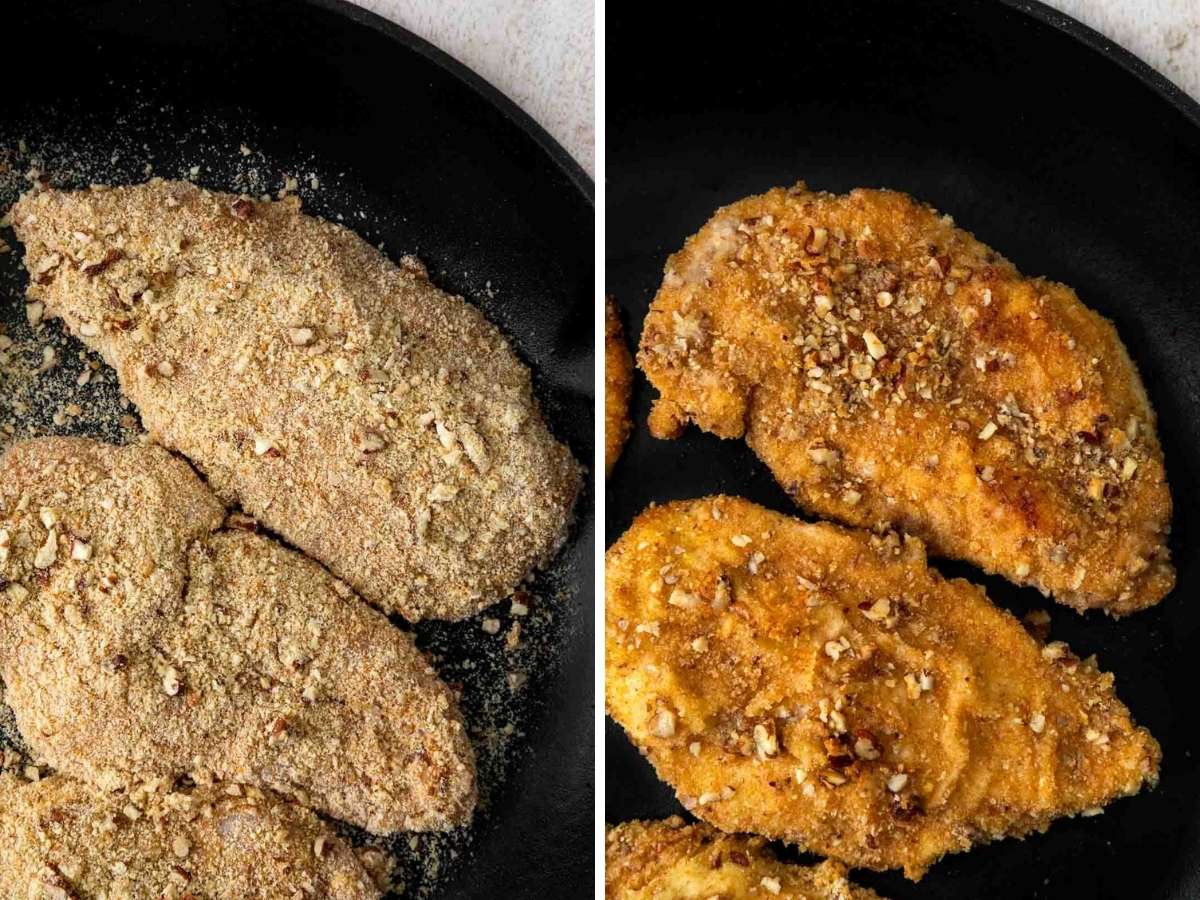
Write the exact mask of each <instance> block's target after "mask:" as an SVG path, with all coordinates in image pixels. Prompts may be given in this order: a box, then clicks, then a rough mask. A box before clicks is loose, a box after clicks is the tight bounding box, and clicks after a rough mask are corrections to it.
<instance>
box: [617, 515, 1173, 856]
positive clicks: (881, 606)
mask: <svg viewBox="0 0 1200 900" xmlns="http://www.w3.org/2000/svg"><path fill="white" fill-rule="evenodd" d="M605 577H606V612H605V622H606V625H605V636H606V646H607V702H608V710H609V712H610V713H611V714H612V716H613V718H615V719H616V720H617V721H618V722H620V723H621V725H622V726H623V727H624V728H625V730H626V731H627V732H628V733H629V736H630V737H631V738H632V740H633V741H634V743H635V744H636V745H637V746H638V747H639V748H640V749H641V750H642V752H643V753H645V754H646V756H647V757H648V758H649V759H650V761H651V762H652V763H653V764H654V767H655V769H656V770H657V771H658V774H659V776H660V777H661V778H662V779H663V780H664V781H666V782H667V783H668V784H670V785H671V786H672V787H673V788H674V789H675V791H676V793H677V794H678V795H679V798H680V800H681V802H682V803H683V804H684V806H685V807H686V808H688V809H689V810H691V811H692V812H693V813H694V814H695V815H697V816H699V817H700V818H702V819H704V820H705V821H708V822H710V823H712V824H713V825H715V826H717V827H718V828H721V829H722V830H725V831H745V832H753V833H756V834H762V835H765V836H768V837H772V838H779V839H782V840H785V841H789V842H793V843H796V844H799V845H801V846H803V847H807V848H809V849H811V850H814V851H816V852H817V853H820V854H822V855H824V856H829V857H832V858H834V859H839V860H841V861H843V862H845V863H846V864H847V865H849V866H852V867H856V866H862V867H866V868H872V869H890V868H897V867H903V868H904V871H905V873H906V874H907V875H908V876H909V877H910V878H914V879H916V878H920V877H921V875H922V874H923V873H924V872H925V870H926V869H927V868H928V867H929V866H930V865H932V864H933V863H934V862H935V861H936V860H937V859H938V858H939V857H941V856H942V855H943V854H945V853H952V852H957V851H961V850H966V849H967V848H968V847H970V846H971V845H972V844H975V843H980V842H983V841H989V840H994V839H998V838H1002V837H1006V836H1015V837H1019V836H1022V835H1025V834H1028V833H1030V832H1033V831H1041V830H1044V829H1045V828H1046V827H1047V826H1048V825H1049V824H1050V823H1051V821H1053V820H1054V819H1056V818H1058V817H1060V816H1069V815H1075V814H1080V813H1082V814H1089V813H1090V812H1091V811H1094V810H1097V809H1098V808H1099V807H1101V806H1103V805H1104V804H1106V803H1108V802H1109V801H1110V800H1113V799H1114V798H1117V797H1122V796H1125V795H1128V794H1134V793H1136V792H1137V791H1139V790H1140V789H1141V788H1142V786H1143V785H1145V784H1154V783H1155V781H1156V780H1157V773H1158V762H1159V747H1158V743H1157V742H1156V741H1155V740H1154V738H1153V737H1151V736H1150V734H1149V733H1148V732H1147V731H1146V730H1145V729H1143V728H1139V727H1137V726H1135V725H1134V724H1133V722H1132V720H1131V718H1130V713H1129V710H1128V709H1126V708H1125V706H1123V705H1122V704H1121V702H1120V701H1119V700H1118V699H1117V698H1116V696H1115V694H1114V693H1113V688H1112V681H1113V679H1112V676H1111V675H1108V674H1105V673H1102V672H1100V671H1099V670H1098V669H1097V668H1096V665H1095V662H1094V660H1086V661H1081V660H1079V659H1078V658H1076V657H1075V656H1074V655H1073V654H1072V653H1071V652H1070V650H1069V649H1068V648H1067V647H1066V645H1065V644H1062V643H1052V644H1047V645H1045V646H1043V645H1041V644H1039V643H1038V642H1037V641H1035V640H1034V639H1033V638H1032V637H1030V636H1029V634H1028V633H1027V632H1026V631H1025V629H1024V628H1022V627H1021V625H1020V623H1018V622H1017V620H1016V619H1014V618H1013V617H1012V616H1011V615H1009V614H1008V613H1006V612H1004V611H1002V610H999V609H997V608H996V607H995V606H993V605H992V604H991V603H990V602H989V601H988V599H987V596H986V595H985V594H984V592H983V590H982V589H981V588H978V587H976V586H974V585H972V584H969V583H968V582H965V581H961V580H953V581H946V580H943V579H942V578H941V577H940V576H939V575H938V574H937V573H936V572H934V571H932V570H930V569H928V568H927V567H926V564H925V551H924V547H923V546H922V544H921V542H920V541H919V540H918V539H916V538H910V539H908V540H902V539H900V538H899V537H898V536H897V535H896V534H895V533H894V532H891V533H888V534H887V535H884V536H876V535H872V534H869V533H868V532H862V531H851V530H846V529H843V528H840V527H837V526H834V525H827V524H819V525H810V524H806V523H804V522H801V521H799V520H797V519H792V518H790V517H788V516H783V515H780V514H778V513H774V512H770V511H769V510H766V509H763V508H762V507H759V506H756V505H754V504H752V503H750V502H748V501H745V500H740V499H734V498H725V497H717V498H708V499H703V500H694V501H686V502H678V503H671V504H668V505H666V506H660V507H654V508H651V509H649V510H648V511H646V512H644V513H643V514H642V515H641V516H640V517H639V518H638V519H637V521H635V523H634V524H633V526H632V527H631V528H630V529H629V531H628V532H626V533H625V535H624V536H622V537H621V539H620V540H619V541H618V542H617V543H616V544H615V545H613V547H612V548H611V549H610V550H609V551H608V556H607V564H606V570H605Z"/></svg>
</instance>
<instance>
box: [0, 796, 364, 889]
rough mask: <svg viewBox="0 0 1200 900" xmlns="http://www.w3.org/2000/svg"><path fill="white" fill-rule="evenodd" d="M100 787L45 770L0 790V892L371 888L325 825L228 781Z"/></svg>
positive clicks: (299, 810) (350, 854)
mask: <svg viewBox="0 0 1200 900" xmlns="http://www.w3.org/2000/svg"><path fill="white" fill-rule="evenodd" d="M230 789H231V790H234V791H237V793H236V794H230V793H228V792H227V790H226V788H225V787H222V786H216V787H197V788H195V789H192V790H182V791H174V792H166V791H157V792H155V791H151V792H139V793H138V794H137V795H135V796H132V797H131V796H129V795H125V794H106V793H104V792H101V791H98V790H96V789H95V788H90V787H87V786H86V785H84V784H82V783H81V782H78V781H74V780H72V779H69V778H64V777H62V776H53V777H51V778H46V779H43V780H42V781H38V782H35V783H33V784H24V785H20V786H15V785H13V786H8V787H6V788H5V789H4V790H0V896H3V897H12V898H18V897H19V898H26V897H29V898H38V900H52V898H54V900H68V898H78V900H91V898H111V900H116V898H124V900H164V898H165V900H184V898H201V897H206V898H218V897H237V898H239V900H243V898H244V900H257V898H261V900H279V898H290V897H313V898H324V900H368V898H377V897H379V896H381V894H380V890H379V888H378V887H376V885H375V884H374V883H373V881H372V880H371V877H370V876H369V875H368V873H367V871H366V869H364V867H363V866H362V864H361V863H360V862H359V861H358V859H357V858H356V857H355V855H354V852H353V851H352V850H351V849H350V848H349V847H348V846H346V844H344V843H343V842H342V841H341V840H340V839H339V838H338V837H337V835H336V834H334V832H333V829H332V828H330V827H329V826H327V825H325V824H324V823H322V822H321V820H320V819H318V818H317V817H316V816H315V815H313V814H312V813H311V812H309V811H308V810H306V809H303V808H302V807H299V806H295V805H292V804H290V803H286V802H283V801H281V800H279V799H277V798H275V797H272V796H269V795H264V794H263V793H262V792H260V791H257V790H254V789H249V790H244V789H241V788H238V787H237V786H236V785H234V786H231V788H230Z"/></svg>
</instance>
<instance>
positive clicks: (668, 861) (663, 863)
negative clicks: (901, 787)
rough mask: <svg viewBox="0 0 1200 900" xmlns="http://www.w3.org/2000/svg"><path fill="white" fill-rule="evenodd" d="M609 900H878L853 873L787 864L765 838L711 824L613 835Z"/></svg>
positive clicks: (652, 826)
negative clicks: (723, 830) (857, 882)
mask: <svg viewBox="0 0 1200 900" xmlns="http://www.w3.org/2000/svg"><path fill="white" fill-rule="evenodd" d="M604 895H605V897H606V898H607V900H712V898H713V897H718V898H730V900H735V898H743V897H762V898H769V897H779V898H780V900H878V897H879V895H878V894H876V893H875V892H874V891H872V890H868V889H867V888H863V887H858V886H857V885H855V884H853V883H851V882H850V880H849V879H847V878H846V868H845V866H842V865H839V864H838V863H835V862H828V861H826V862H823V863H821V864H820V865H815V866H802V865H798V864H796V863H785V862H781V861H780V860H779V859H778V858H777V857H776V856H775V854H774V853H772V852H771V849H770V847H768V846H767V842H766V841H765V840H764V839H763V838H760V837H750V836H748V835H739V834H722V833H721V832H720V831H717V830H716V829H715V828H711V827H709V826H708V825H705V824H703V823H701V824H697V825H685V824H684V821H683V819H681V818H679V817H678V816H672V817H671V818H669V819H664V820H663V821H661V822H626V823H625V824H623V825H618V826H616V827H615V828H609V829H608V835H607V842H606V844H605V852H604Z"/></svg>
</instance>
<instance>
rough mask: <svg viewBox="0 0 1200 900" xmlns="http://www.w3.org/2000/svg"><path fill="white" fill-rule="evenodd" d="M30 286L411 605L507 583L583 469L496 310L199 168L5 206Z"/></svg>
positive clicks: (269, 511) (322, 543)
mask: <svg viewBox="0 0 1200 900" xmlns="http://www.w3.org/2000/svg"><path fill="white" fill-rule="evenodd" d="M12 220H13V225H14V227H15V229H16V232H17V235H18V237H19V238H20V239H21V240H22V241H23V242H24V244H25V261H26V265H27V267H28V268H29V271H30V287H29V299H30V300H33V301H36V302H40V303H44V304H45V312H46V315H48V316H58V317H61V318H62V319H63V320H64V321H65V322H66V324H67V325H68V327H69V328H70V329H71V331H72V332H73V333H74V334H75V335H77V336H78V337H79V338H81V339H82V340H83V341H84V342H85V343H86V344H88V345H89V346H90V347H92V348H93V349H95V350H97V351H99V352H100V353H101V354H102V355H103V356H104V359H105V360H106V361H108V363H109V364H110V365H112V366H113V367H114V368H115V369H116V371H117V374H118V375H119V377H120V382H121V389H122V391H123V392H124V393H125V395H126V396H128V397H129V398H130V399H131V400H132V401H133V402H134V403H136V404H137V407H138V409H139V411H140V412H141V415H142V422H143V423H144V424H145V426H146V428H147V429H148V430H149V432H150V434H151V435H152V436H153V437H154V438H155V440H157V441H158V442H159V443H162V444H163V445H164V446H166V447H168V448H170V449H173V450H178V451H179V452H180V453H182V454H184V455H185V456H186V457H188V459H190V460H191V461H192V462H193V463H195V464H196V465H197V466H198V467H199V468H200V469H201V470H203V472H204V473H205V474H206V475H207V477H208V479H209V482H210V484H211V485H212V487H213V489H214V490H215V491H216V492H217V494H218V495H219V496H220V497H221V498H222V500H224V501H225V502H226V504H227V505H233V504H235V503H236V504H238V505H240V506H241V507H242V508H243V509H245V510H246V511H247V512H248V513H250V514H251V515H253V516H255V517H256V518H258V519H259V520H260V521H262V522H263V523H264V524H265V525H267V526H268V527H269V528H271V529H272V530H273V531H275V532H276V533H278V534H280V535H281V536H283V537H284V538H285V539H286V540H287V541H288V542H289V543H291V544H293V545H294V546H296V547H297V548H299V549H300V550H302V551H304V552H305V553H307V554H308V555H309V556H312V557H313V558H315V559H317V560H319V561H320V562H322V563H324V564H325V565H326V566H328V567H329V568H330V569H331V570H332V571H333V573H334V574H335V575H338V576H339V577H340V578H342V579H344V580H345V581H347V582H348V583H349V584H351V585H352V586H353V587H354V588H355V590H357V591H358V592H359V593H360V594H362V595H363V596H364V597H366V598H367V599H368V600H371V601H372V602H374V603H378V604H379V605H381V606H383V607H384V608H385V609H387V610H390V611H398V612H400V613H401V614H403V615H404V616H405V617H407V618H409V619H411V620H417V619H421V618H429V617H432V618H447V619H457V618H462V617H464V616H469V615H472V614H473V613H475V612H476V611H477V610H479V609H481V608H482V607H484V606H486V605H488V604H489V603H491V602H493V601H495V600H497V599H499V598H500V597H502V596H504V595H505V594H507V593H508V592H510V591H511V590H512V589H513V588H514V587H515V586H516V585H517V584H518V583H519V582H520V581H521V579H523V578H524V577H525V576H526V575H528V574H529V572H530V570H531V569H532V568H533V567H534V566H535V565H538V564H540V563H542V562H544V561H546V560H548V558H549V557H550V555H551V554H553V553H554V552H555V550H556V549H557V548H558V546H559V544H560V543H561V540H562V538H563V536H564V530H565V527H566V523H567V519H568V515H569V513H570V509H571V506H572V504H573V502H574V499H575V495H576V493H577V491H578V488H579V483H580V480H579V473H578V470H577V467H576V465H575V463H574V461H573V460H572V458H571V455H570V453H569V451H568V450H567V449H566V448H565V447H564V446H562V445H561V444H559V443H557V442H556V441H555V440H554V438H553V437H552V436H551V434H550V432H549V431H548V430H547V428H546V424H545V422H544V421H543V419H542V416H541V413H540V412H539V410H538V408H537V404H536V402H535V400H534V398H533V394H532V391H531V386H530V375H529V370H528V369H527V368H526V367H525V365H524V364H523V363H522V362H521V361H520V360H519V359H518V358H517V356H516V354H514V353H513V351H512V349H511V348H510V347H509V345H508V342H507V341H506V340H505V339H504V337H503V336H502V335H501V334H500V332H499V331H498V330H497V329H496V328H495V327H494V326H492V325H491V323H489V322H488V321H487V320H486V319H485V318H484V317H483V315H482V314H481V313H480V312H479V310H477V309H476V308H474V307H473V306H471V305H469V304H468V303H466V302H464V301H463V300H462V298H459V297H451V296H449V295H447V294H445V293H443V292H441V291H439V290H438V289H437V288H435V287H434V286H433V285H432V284H430V282H429V280H428V278H427V276H426V273H425V270H424V268H423V267H422V266H421V265H420V263H418V262H416V261H415V260H407V261H406V263H405V265H404V266H402V267H397V266H395V265H393V264H392V263H391V262H389V261H388V260H387V259H386V258H385V257H384V256H383V254H381V253H380V252H378V251H377V250H376V249H375V248H373V247H371V246H370V245H368V244H367V243H366V242H364V241H363V240H361V239H360V238H358V237H357V236H356V235H354V234H353V233H351V232H350V231H348V230H346V229H345V228H342V227H340V226H338V225H335V224H333V223H329V222H323V221H320V220H318V219H315V218H312V217H309V216H305V215H302V214H301V213H300V208H299V203H298V201H296V200H295V199H288V200H284V201H282V202H260V201H251V200H247V199H239V198H237V197H234V196H231V195H228V194H220V193H213V192H209V191H205V190H202V189H200V188H198V187H195V186H193V185H190V184H186V183H178V182H163V181H158V180H155V181H152V182H150V183H148V184H144V185H139V186H136V187H122V188H115V189H112V190H100V191H81V192H75V193H65V192H61V191H40V192H36V193H32V194H29V195H26V196H25V197H24V198H22V199H21V200H20V201H19V202H18V203H17V204H16V206H15V207H14V208H13V211H12Z"/></svg>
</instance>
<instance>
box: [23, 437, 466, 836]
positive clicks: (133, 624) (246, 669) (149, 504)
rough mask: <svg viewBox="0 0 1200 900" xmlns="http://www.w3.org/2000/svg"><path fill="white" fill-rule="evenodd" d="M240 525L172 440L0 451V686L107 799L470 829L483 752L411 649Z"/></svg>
mask: <svg viewBox="0 0 1200 900" xmlns="http://www.w3.org/2000/svg"><path fill="white" fill-rule="evenodd" d="M224 518H225V511H224V509H223V508H222V507H221V504H220V503H218V502H217V500H216V498H215V497H213V496H212V494H211V493H210V492H209V491H208V489H207V488H206V487H205V486H204V484H203V482H201V481H200V479H199V478H197V477H196V474H195V473H194V472H193V471H192V470H191V469H190V468H189V467H188V465H187V463H185V462H183V461H182V460H180V459H178V458H176V457H173V456H171V455H170V454H169V453H168V452H167V451H166V450H164V449H162V448H161V447H156V446H153V445H142V446H129V447H113V446H109V445H107V444H101V443H97V442H95V441H90V440H86V439H81V438H43V439H38V440H33V441H26V442H24V443H19V444H16V445H14V446H13V447H12V448H11V449H10V450H9V451H8V452H7V453H6V454H5V455H4V456H3V457H0V677H2V678H3V680H4V682H5V687H6V695H5V699H6V700H7V702H8V703H9V705H11V706H12V708H13V711H14V713H15V714H16V721H17V726H18V728H19V729H20V731H21V734H22V735H23V736H24V738H25V740H26V742H27V743H28V745H29V747H30V749H31V750H32V751H33V753H34V754H35V756H36V757H37V758H39V759H42V760H45V761H46V762H47V763H49V764H50V765H52V766H53V767H54V768H55V769H57V770H59V771H60V772H64V773H66V774H68V775H71V776H74V777H77V778H80V779H82V780H85V781H88V782H90V783H93V784H97V785H99V786H101V787H104V788H109V787H113V786H116V785H120V784H128V783H129V782H130V781H131V780H134V779H137V778H147V777H166V778H172V777H175V776H178V775H183V774H190V775H191V776H192V777H194V778H195V779H197V780H198V781H209V780H213V779H220V780H227V781H238V782H243V783H247V784H254V785H258V786H260V787H264V788H271V789H274V790H277V791H279V792H281V793H284V794H287V795H290V796H294V797H296V798H297V799H299V800H300V801H301V802H303V803H305V804H306V805H310V806H312V807H313V808H315V809H317V810H318V811H320V812H323V813H327V814H329V815H332V816H336V817H337V818H339V819H345V820H346V821H348V822H353V823H354V824H356V825H359V826H361V827H363V828H366V829H368V830H370V831H373V832H377V833H386V832H393V831H400V830H411V831H428V830H436V831H441V830H446V829H449V828H452V827H455V826H459V825H464V824H466V823H468V822H469V821H470V820H471V815H472V812H473V809H474V804H475V774H474V756H473V753H472V750H471V746H470V743H469V741H468V739H467V735H466V730H465V728H464V726H463V722H462V719H461V717H460V715H459V712H458V709H457V704H456V702H455V700H454V697H453V695H452V694H451V693H450V690H449V688H448V687H447V686H446V685H445V684H443V683H442V682H441V681H440V680H439V679H438V677H437V675H436V673H435V672H434V671H433V669H432V668H431V667H430V665H429V663H428V661H427V660H426V659H425V657H424V656H423V655H422V654H421V652H420V651H419V650H418V649H417V647H416V646H415V645H414V643H413V641H412V638H411V637H410V636H409V635H408V634H406V633H404V632H402V631H400V630H399V629H398V628H396V627H394V626H393V625H392V624H391V623H390V622H388V620H387V618H386V617H385V616H384V615H383V614H382V613H380V612H378V611H377V610H374V609H372V608H371V607H369V606H367V604H365V603H363V602H362V601H361V600H359V599H358V598H357V597H355V596H354V594H353V593H352V592H351V591H350V589H349V588H347V587H346V586H345V585H344V584H342V583H341V582H339V581H337V580H335V579H334V578H333V577H332V576H331V575H329V573H328V572H326V571H325V570H324V569H322V568H321V567H320V566H318V565H317V564H316V563H314V562H312V561H311V560H308V559H306V558H304V557H303V556H301V555H300V554H298V553H296V552H294V551H292V550H287V549H285V548H284V547H281V546H280V545H279V544H277V543H275V542H274V541H273V540H271V539H270V538H267V537H265V536H263V535H259V534H253V533H251V532H249V531H246V530H242V529H243V528H245V527H247V524H248V520H245V519H244V517H241V518H231V519H230V522H229V524H228V525H227V526H225V527H222V522H223V520H224ZM251 527H252V525H251Z"/></svg>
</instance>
